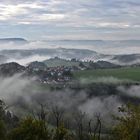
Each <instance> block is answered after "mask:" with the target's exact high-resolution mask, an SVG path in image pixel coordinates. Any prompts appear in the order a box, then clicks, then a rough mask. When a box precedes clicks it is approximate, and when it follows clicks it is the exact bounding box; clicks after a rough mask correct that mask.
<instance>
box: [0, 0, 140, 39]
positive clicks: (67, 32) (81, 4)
mask: <svg viewBox="0 0 140 140" xmlns="http://www.w3.org/2000/svg"><path fill="white" fill-rule="evenodd" d="M0 31H1V32H0V38H6V37H22V38H25V39H30V40H47V39H54V40H55V39H75V40H76V39H85V40H86V39H89V40H128V39H136V40H139V39H140V0H1V1H0Z"/></svg>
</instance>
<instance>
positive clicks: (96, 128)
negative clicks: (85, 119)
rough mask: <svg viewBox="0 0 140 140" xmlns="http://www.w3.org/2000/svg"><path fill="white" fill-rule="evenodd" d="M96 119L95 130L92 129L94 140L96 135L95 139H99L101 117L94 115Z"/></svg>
mask: <svg viewBox="0 0 140 140" xmlns="http://www.w3.org/2000/svg"><path fill="white" fill-rule="evenodd" d="M95 117H96V119H97V124H96V126H95V129H94V139H95V138H96V134H98V136H97V138H98V140H100V139H101V126H102V124H101V115H100V114H96V116H95Z"/></svg>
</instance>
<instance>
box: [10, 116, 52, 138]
mask: <svg viewBox="0 0 140 140" xmlns="http://www.w3.org/2000/svg"><path fill="white" fill-rule="evenodd" d="M9 139H10V140H49V131H48V129H47V128H46V125H45V122H44V121H41V120H35V119H32V118H31V117H28V118H26V119H24V120H23V121H21V123H20V124H19V126H18V127H17V128H15V129H14V130H12V131H11V132H10V134H9Z"/></svg>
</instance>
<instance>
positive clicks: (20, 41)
mask: <svg viewBox="0 0 140 140" xmlns="http://www.w3.org/2000/svg"><path fill="white" fill-rule="evenodd" d="M11 42H12V43H18V44H24V43H27V42H28V41H27V40H25V39H23V38H0V43H4V44H5V43H11Z"/></svg>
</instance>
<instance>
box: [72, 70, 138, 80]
mask: <svg viewBox="0 0 140 140" xmlns="http://www.w3.org/2000/svg"><path fill="white" fill-rule="evenodd" d="M74 77H75V78H76V79H82V78H83V79H98V78H103V77H104V78H108V77H113V78H117V79H120V80H131V81H137V82H140V68H115V69H98V70H97V69H96V70H84V71H77V72H74Z"/></svg>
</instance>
